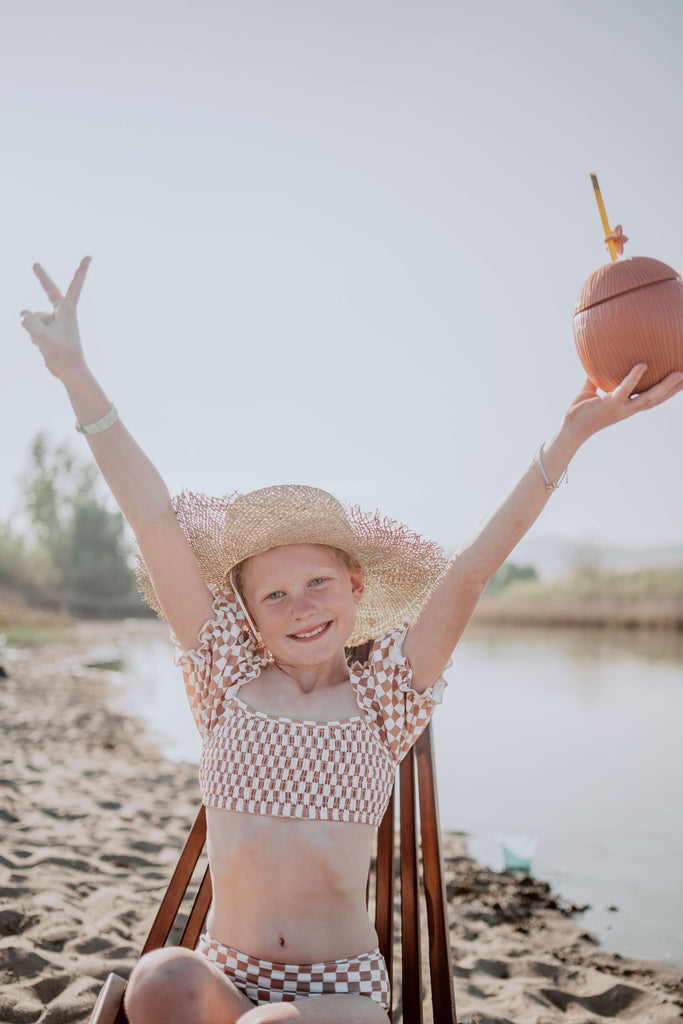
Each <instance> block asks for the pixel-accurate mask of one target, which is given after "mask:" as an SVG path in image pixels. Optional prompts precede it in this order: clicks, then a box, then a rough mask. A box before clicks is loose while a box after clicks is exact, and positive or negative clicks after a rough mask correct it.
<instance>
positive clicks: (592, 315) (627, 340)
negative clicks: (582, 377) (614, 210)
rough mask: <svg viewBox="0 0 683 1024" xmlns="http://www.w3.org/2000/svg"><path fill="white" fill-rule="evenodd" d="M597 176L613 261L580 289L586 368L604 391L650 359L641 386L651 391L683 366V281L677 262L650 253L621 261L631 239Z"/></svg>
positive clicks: (578, 322) (578, 321)
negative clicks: (612, 220)
mask: <svg viewBox="0 0 683 1024" xmlns="http://www.w3.org/2000/svg"><path fill="white" fill-rule="evenodd" d="M591 181H592V182H593V189H594V191H595V199H596V201H597V204H598V209H599V211H600V218H601V220H602V225H603V228H604V229H605V242H606V243H607V247H608V249H609V253H610V256H611V257H612V262H611V263H608V264H607V265H606V266H604V267H600V269H599V270H596V271H595V273H594V274H591V276H590V277H589V278H588V280H587V281H586V282H585V284H584V285H583V287H582V288H581V291H580V292H579V296H578V299H577V301H576V306H575V308H574V341H575V342H576V348H577V351H578V353H579V358H580V360H581V362H582V363H583V367H584V369H585V371H586V373H587V374H588V376H589V377H590V379H591V380H592V381H593V383H594V384H596V385H597V386H598V387H599V388H601V389H602V390H603V391H613V390H614V389H615V387H616V386H617V385H618V384H619V383H620V382H621V381H622V380H623V379H624V377H625V376H626V375H627V374H628V373H629V372H630V371H631V370H632V369H633V367H634V366H636V365H637V364H638V363H646V364H647V370H646V372H645V373H644V374H643V376H642V378H641V379H640V381H639V382H638V387H637V390H638V391H646V390H647V389H648V388H650V387H652V386H653V385H654V384H658V383H659V381H660V380H663V379H664V377H666V376H667V374H669V373H672V372H673V371H675V370H680V371H683V281H681V277H680V274H679V273H678V272H677V271H676V270H674V269H673V267H670V266H668V265H667V264H666V263H662V262H661V261H660V260H653V259H650V258H649V257H648V256H634V257H632V258H631V259H625V260H619V261H617V257H618V256H619V255H620V254H621V253H622V252H623V251H624V244H625V243H626V242H627V241H628V239H627V238H626V236H625V235H624V234H623V232H622V230H621V224H618V225H617V227H616V228H615V230H614V231H612V229H611V228H610V226H609V221H608V219H607V213H606V211H605V204H604V203H603V201H602V195H601V193H600V186H599V185H598V179H597V177H596V176H595V175H594V174H591Z"/></svg>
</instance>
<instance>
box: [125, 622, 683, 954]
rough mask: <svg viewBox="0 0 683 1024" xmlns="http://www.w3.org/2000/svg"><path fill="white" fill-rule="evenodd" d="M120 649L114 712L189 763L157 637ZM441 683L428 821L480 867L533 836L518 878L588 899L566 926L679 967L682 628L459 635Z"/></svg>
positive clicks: (181, 718) (178, 696) (192, 751)
mask: <svg viewBox="0 0 683 1024" xmlns="http://www.w3.org/2000/svg"><path fill="white" fill-rule="evenodd" d="M123 653H124V657H125V662H126V668H125V670H124V671H123V672H122V673H119V674H117V679H118V681H119V686H120V697H121V703H122V705H123V706H124V707H125V709H126V710H127V711H130V712H133V713H135V714H137V715H139V716H140V717H142V718H143V719H144V720H145V722H146V723H147V724H148V726H149V727H150V730H151V731H152V733H153V734H154V735H155V736H156V737H157V739H158V740H159V742H160V744H161V746H162V749H163V751H164V753H165V754H166V755H167V756H169V757H173V758H176V759H178V760H191V761H196V760H197V759H198V756H199V741H198V738H197V735H196V732H195V729H194V723H193V721H192V718H191V715H190V713H189V711H188V708H187V705H186V703H185V697H184V692H183V689H182V682H181V679H180V673H179V670H178V669H177V668H175V666H174V665H173V663H172V655H171V648H170V646H169V644H168V642H167V641H166V639H165V636H164V635H163V634H160V633H159V632H158V631H150V632H149V633H141V634H140V636H137V637H134V638H131V639H130V640H129V641H127V642H126V646H125V649H124V652H123ZM447 678H448V681H449V687H448V690H447V693H446V699H445V702H444V705H443V706H442V707H441V708H439V709H438V712H437V715H436V717H435V720H434V732H435V743H436V757H437V769H438V777H439V802H440V812H441V821H442V825H443V826H444V828H446V829H453V830H455V829H457V830H461V831H466V832H467V833H469V835H470V838H469V845H470V850H471V852H472V853H473V854H474V855H475V856H476V857H477V858H478V859H479V860H480V861H482V862H484V863H488V864H490V865H491V866H493V867H496V868H499V867H502V852H501V842H500V840H501V837H502V836H504V835H524V836H529V837H535V838H536V840H537V845H536V852H535V854H534V857H533V865H532V869H533V871H534V873H535V874H537V875H538V876H539V877H542V878H545V879H547V880H548V881H549V882H551V884H552V885H553V887H554V888H555V889H556V890H557V891H558V892H560V893H561V894H562V895H563V896H565V897H567V898H568V899H571V900H573V901H574V902H576V903H579V904H585V903H590V904H591V907H592V909H591V910H590V911H587V912H586V913H585V914H584V915H583V917H582V918H581V919H580V920H581V924H582V926H585V928H586V929H587V930H589V931H591V932H593V933H594V934H595V935H596V936H597V937H598V938H599V939H600V941H601V943H602V944H603V946H604V947H605V948H607V949H612V950H615V951H617V952H620V953H622V954H624V955H630V956H639V957H647V958H650V959H656V960H662V961H667V962H669V963H675V964H679V965H683V814H682V813H681V810H682V806H683V802H682V799H681V797H682V789H683V782H682V780H683V743H681V723H682V722H683V636H678V637H677V636H667V635H662V636H657V635H648V636H643V637H640V636H638V635H636V634H631V635H629V634H619V635H616V636H615V635H610V634H606V633H603V632H596V633H591V632H588V631H558V632H557V633H555V632H547V631H543V632H531V631H528V630H524V631H501V630H495V631H482V630H479V629H471V630H470V631H469V632H468V634H467V635H466V637H465V638H464V639H463V640H462V641H461V643H460V645H459V646H458V649H457V651H456V654H455V657H454V662H453V667H452V668H451V669H450V670H449V672H448V674H447ZM615 907H616V908H618V909H611V908H615Z"/></svg>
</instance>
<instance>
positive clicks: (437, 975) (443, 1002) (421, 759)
mask: <svg viewBox="0 0 683 1024" xmlns="http://www.w3.org/2000/svg"><path fill="white" fill-rule="evenodd" d="M414 750H415V757H416V760H417V779H418V788H419V796H420V828H421V833H422V872H423V877H424V888H425V900H426V904H427V929H428V934H429V970H430V974H431V990H432V1006H433V1009H434V1020H435V1021H438V1022H439V1024H456V1021H457V1018H456V1009H455V991H454V987H453V962H452V958H451V944H450V933H449V927H448V905H447V901H446V886H445V883H444V877H443V861H442V856H441V832H440V828H439V805H438V797H437V792H436V772H435V768H434V748H433V744H432V728H431V724H430V725H429V726H428V727H427V729H425V731H424V732H423V733H422V735H421V736H420V738H419V740H418V741H417V743H416V745H415V748H414Z"/></svg>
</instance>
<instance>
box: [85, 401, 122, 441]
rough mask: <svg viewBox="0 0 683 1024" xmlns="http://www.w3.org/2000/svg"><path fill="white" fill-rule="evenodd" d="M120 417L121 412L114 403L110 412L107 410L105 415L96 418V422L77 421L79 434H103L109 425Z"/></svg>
mask: <svg viewBox="0 0 683 1024" xmlns="http://www.w3.org/2000/svg"><path fill="white" fill-rule="evenodd" d="M118 418H119V414H118V412H117V410H116V406H115V405H112V406H111V408H110V409H109V412H105V414H104V416H101V417H100V419H99V420H95V422H94V423H77V424H76V430H77V431H78V433H79V434H101V433H102V431H103V430H106V429H107V427H111V425H112V424H113V423H116V421H117V419H118Z"/></svg>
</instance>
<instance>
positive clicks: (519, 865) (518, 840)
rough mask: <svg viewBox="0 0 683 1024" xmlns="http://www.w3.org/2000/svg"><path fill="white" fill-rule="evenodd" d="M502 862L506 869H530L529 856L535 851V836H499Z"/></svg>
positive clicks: (527, 870)
mask: <svg viewBox="0 0 683 1024" xmlns="http://www.w3.org/2000/svg"><path fill="white" fill-rule="evenodd" d="M500 841H501V845H502V847H503V863H504V865H505V870H506V871H526V872H527V873H528V872H529V871H531V858H532V857H533V855H534V853H535V851H536V845H537V843H538V840H537V838H536V836H501V840H500Z"/></svg>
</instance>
